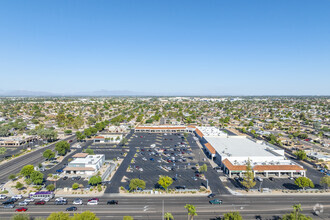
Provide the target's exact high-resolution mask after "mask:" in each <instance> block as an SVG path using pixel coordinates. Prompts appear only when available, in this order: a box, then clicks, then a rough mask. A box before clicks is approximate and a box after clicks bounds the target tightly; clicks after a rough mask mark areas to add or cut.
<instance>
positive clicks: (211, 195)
mask: <svg viewBox="0 0 330 220" xmlns="http://www.w3.org/2000/svg"><path fill="white" fill-rule="evenodd" d="M213 197H215V194H214V193H211V194H210V195H208V196H207V198H210V199H211V198H213Z"/></svg>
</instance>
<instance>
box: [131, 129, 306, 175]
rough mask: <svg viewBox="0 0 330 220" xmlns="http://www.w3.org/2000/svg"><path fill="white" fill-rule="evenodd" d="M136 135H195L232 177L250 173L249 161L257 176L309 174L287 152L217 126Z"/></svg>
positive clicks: (145, 130)
mask: <svg viewBox="0 0 330 220" xmlns="http://www.w3.org/2000/svg"><path fill="white" fill-rule="evenodd" d="M135 132H147V133H177V132H190V133H194V134H195V135H196V136H197V137H198V138H199V140H200V142H201V144H202V145H203V148H204V150H205V152H206V154H207V155H208V156H209V158H211V159H212V160H213V161H214V162H215V163H216V164H218V165H219V166H220V167H221V168H222V169H223V170H224V172H225V173H226V174H227V175H228V176H229V177H232V176H233V175H237V176H242V174H243V173H244V172H246V163H247V161H248V160H250V164H251V166H252V170H253V172H254V174H255V175H256V176H264V177H270V176H273V177H287V176H290V177H294V176H306V171H305V169H304V168H303V167H302V166H300V165H299V164H296V163H294V162H293V161H291V160H288V159H286V157H285V155H284V150H283V149H281V148H279V147H276V146H274V145H271V144H269V143H267V142H265V141H258V140H253V139H251V138H248V137H246V136H231V135H228V134H227V133H224V132H223V131H221V130H219V129H218V128H215V127H198V126H197V127H195V126H138V127H136V128H135Z"/></svg>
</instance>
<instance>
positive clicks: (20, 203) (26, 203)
mask: <svg viewBox="0 0 330 220" xmlns="http://www.w3.org/2000/svg"><path fill="white" fill-rule="evenodd" d="M28 204H29V202H27V201H22V202H19V203H18V205H19V206H27V205H28Z"/></svg>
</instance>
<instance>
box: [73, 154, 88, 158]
mask: <svg viewBox="0 0 330 220" xmlns="http://www.w3.org/2000/svg"><path fill="white" fill-rule="evenodd" d="M87 156H88V153H77V154H75V155H73V156H72V157H74V158H85V157H87Z"/></svg>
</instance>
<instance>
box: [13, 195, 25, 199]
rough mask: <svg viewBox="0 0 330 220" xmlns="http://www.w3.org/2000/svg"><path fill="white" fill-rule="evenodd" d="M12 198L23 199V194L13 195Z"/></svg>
mask: <svg viewBox="0 0 330 220" xmlns="http://www.w3.org/2000/svg"><path fill="white" fill-rule="evenodd" d="M11 198H13V199H22V198H23V196H22V195H15V196H12V197H11Z"/></svg>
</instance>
